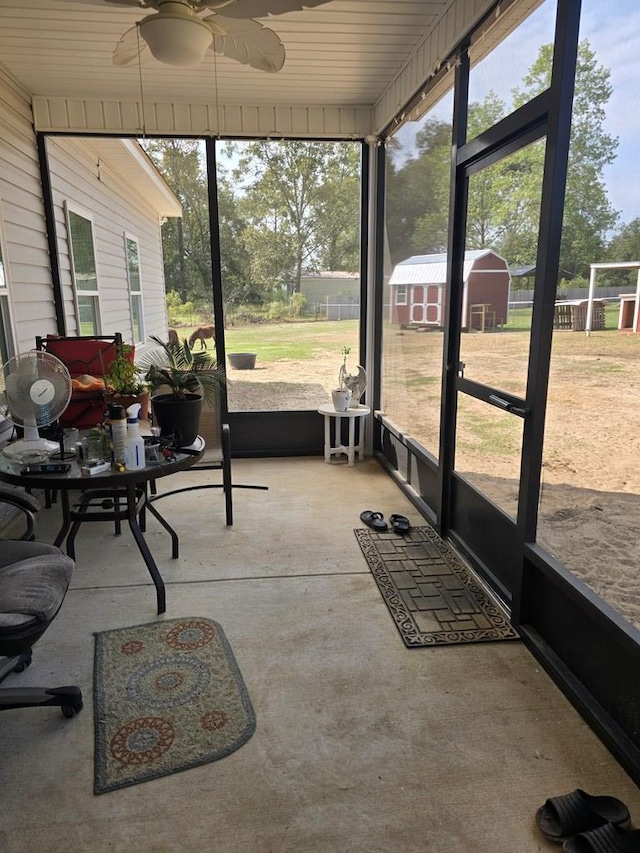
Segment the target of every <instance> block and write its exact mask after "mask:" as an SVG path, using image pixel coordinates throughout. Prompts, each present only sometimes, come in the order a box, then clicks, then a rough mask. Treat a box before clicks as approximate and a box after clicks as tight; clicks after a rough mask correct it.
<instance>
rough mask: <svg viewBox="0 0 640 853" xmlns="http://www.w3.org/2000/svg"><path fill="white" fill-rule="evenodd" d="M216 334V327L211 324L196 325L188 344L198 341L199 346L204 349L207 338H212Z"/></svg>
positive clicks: (191, 344)
mask: <svg viewBox="0 0 640 853" xmlns="http://www.w3.org/2000/svg"><path fill="white" fill-rule="evenodd" d="M215 334H216V327H215V326H214V325H213V324H211V325H210V326H198V328H197V329H196V330H195V332H194V333H193V334H192V335H191V337H190V338H189V346H190V347H192V346H193V345H194V344H195V342H196V341H200V346H201V347H202V349H206V348H207V345H206V343H205V341H206V340H208V339H209V338H214V337H215Z"/></svg>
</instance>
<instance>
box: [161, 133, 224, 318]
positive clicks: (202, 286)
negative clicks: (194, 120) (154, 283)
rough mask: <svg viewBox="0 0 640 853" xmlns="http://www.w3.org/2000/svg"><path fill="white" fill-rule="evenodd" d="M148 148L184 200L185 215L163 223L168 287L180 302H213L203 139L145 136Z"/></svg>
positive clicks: (174, 190)
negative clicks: (151, 137) (178, 297)
mask: <svg viewBox="0 0 640 853" xmlns="http://www.w3.org/2000/svg"><path fill="white" fill-rule="evenodd" d="M144 148H145V150H146V151H147V153H148V154H149V156H150V157H151V159H152V160H153V162H154V163H155V165H156V166H157V168H158V169H159V171H160V172H161V173H162V176H163V177H164V179H165V180H166V182H167V184H168V185H169V186H170V187H171V189H172V191H173V192H174V194H175V195H176V197H177V198H178V200H179V201H180V203H181V205H182V216H181V217H179V218H176V219H168V220H167V221H166V222H164V223H163V225H162V247H163V253H164V272H165V282H166V287H167V291H168V292H171V291H175V292H176V293H178V294H179V295H180V301H181V302H187V301H188V300H191V301H193V302H196V303H198V304H208V305H210V304H211V299H212V297H211V293H212V285H213V274H212V268H211V239H210V228H209V203H208V194H207V179H206V170H205V164H204V159H203V143H201V142H199V141H198V140H192V139H153V140H145V142H144Z"/></svg>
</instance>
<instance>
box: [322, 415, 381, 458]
mask: <svg viewBox="0 0 640 853" xmlns="http://www.w3.org/2000/svg"><path fill="white" fill-rule="evenodd" d="M370 411H371V409H370V408H369V406H363V405H358V406H357V407H356V406H354V407H353V408H351V409H347V411H346V412H336V410H335V409H334V408H333V405H332V404H331V403H327V405H325V406H320V408H319V409H318V412H319V413H320V414H321V415H324V461H325V462H331V457H332V456H335V455H336V454H337V453H344V454H346V457H347V465H348V466H349V467H352V466H353V464H354V462H355V457H356V453H357V454H358V459H362V454H363V446H362V425H361V426H360V432H359V435H358V444H357V445H356V443H355V441H356V419H357V418H364V417H366V415H368V414H369V412H370ZM343 418H349V443H348V444H347V445H344V444H342V440H341V426H342V419H343ZM332 420H333V436H334V437H333V440H334V445H333V446H332V445H331V421H332Z"/></svg>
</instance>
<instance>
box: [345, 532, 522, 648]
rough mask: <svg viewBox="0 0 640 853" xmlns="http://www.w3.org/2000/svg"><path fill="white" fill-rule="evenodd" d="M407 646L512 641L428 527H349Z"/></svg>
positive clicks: (502, 620)
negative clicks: (393, 529) (397, 529)
mask: <svg viewBox="0 0 640 853" xmlns="http://www.w3.org/2000/svg"><path fill="white" fill-rule="evenodd" d="M354 533H355V534H356V538H357V540H358V543H359V544H360V547H361V549H362V553H363V554H364V556H365V559H366V561H367V563H368V564H369V569H370V570H371V573H372V574H373V577H374V578H375V580H376V583H377V584H378V588H379V590H380V592H381V593H382V597H383V598H384V600H385V603H386V605H387V607H388V608H389V612H390V613H391V615H392V617H393V620H394V622H395V623H396V627H397V628H398V631H400V636H401V637H402V639H403V640H404V643H405V645H406V646H408V647H409V648H419V647H423V646H443V645H454V644H456V643H479V642H486V641H489V640H517V639H518V634H517V633H516V632H515V631H514V629H513V628H512V627H511V625H510V624H509V619H508V617H507V614H506V613H505V612H504V610H503V609H502V607H501V606H500V604H498V602H497V601H496V600H494V599H493V598H492V597H491V595H490V593H489V592H488V591H487V590H485V589H484V587H482V586H481V585H480V583H479V582H478V581H477V580H476V578H474V577H473V575H472V574H471V572H470V571H469V569H468V568H467V567H466V566H465V565H464V564H463V563H462V561H461V560H460V558H459V557H458V555H457V554H456V553H455V551H454V550H453V549H452V548H450V547H449V546H448V545H447V544H446V542H443V540H442V539H441V538H440V537H439V536H438V534H437V533H436V532H435V530H434V529H433V528H432V527H413V528H412V529H411V530H410V532H409V533H408V534H406V535H405V536H400V535H398V534H397V533H393V532H386V533H377V532H376V531H374V530H370V529H368V528H365V529H359V528H358V529H356V530H354Z"/></svg>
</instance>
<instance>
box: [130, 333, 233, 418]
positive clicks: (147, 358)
mask: <svg viewBox="0 0 640 853" xmlns="http://www.w3.org/2000/svg"><path fill="white" fill-rule="evenodd" d="M151 340H152V341H153V342H154V343H155V344H157V348H156V349H153V350H151V351H150V352H148V353H145V355H144V356H143V358H142V359H141V365H143V368H144V370H145V371H146V373H145V379H146V381H147V382H148V383H149V385H150V386H151V389H152V391H158V390H159V389H160V388H161V387H162V386H167V387H168V388H169V392H168V393H171V394H173V396H174V397H175V398H176V399H184V398H185V397H186V396H187V395H188V394H201V395H202V397H203V398H204V399H205V401H206V402H207V403H212V404H213V403H215V401H216V400H217V398H218V395H219V393H220V387H221V385H222V384H224V381H225V375H224V370H223V368H222V367H220V366H219V365H217V364H216V362H215V360H214V358H213V357H212V356H211V354H210V353H209V352H208V351H207V350H206V349H202V350H200V349H199V350H198V351H197V352H194V351H193V350H192V349H191V347H190V346H189V342H188V341H187V340H184V341H182V343H177V344H171V343H168V342H167V341H163V340H162V339H161V338H158V337H155V336H154V335H151Z"/></svg>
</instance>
